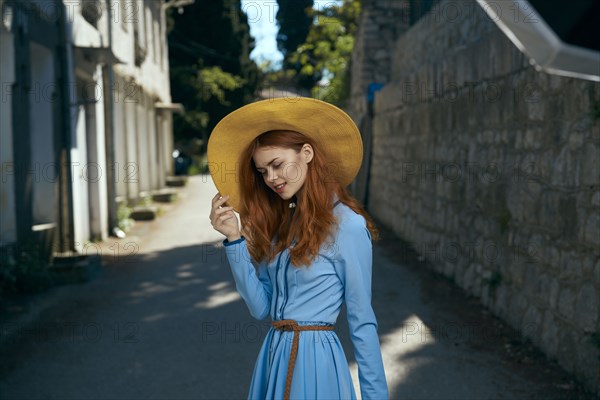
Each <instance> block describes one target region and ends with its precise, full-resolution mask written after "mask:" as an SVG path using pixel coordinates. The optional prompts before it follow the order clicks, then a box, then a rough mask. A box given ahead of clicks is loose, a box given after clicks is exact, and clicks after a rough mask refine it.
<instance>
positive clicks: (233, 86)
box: [168, 0, 259, 150]
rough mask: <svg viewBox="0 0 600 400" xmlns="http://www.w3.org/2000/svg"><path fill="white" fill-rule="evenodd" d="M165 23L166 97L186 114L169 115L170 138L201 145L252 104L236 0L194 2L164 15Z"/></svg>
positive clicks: (253, 70)
mask: <svg viewBox="0 0 600 400" xmlns="http://www.w3.org/2000/svg"><path fill="white" fill-rule="evenodd" d="M168 21H169V23H168V27H169V29H170V31H169V33H168V41H169V62H170V71H171V74H170V75H171V94H172V97H173V101H175V102H179V103H182V104H183V105H184V107H185V110H186V112H185V114H184V115H178V114H175V115H174V118H173V124H174V137H175V140H176V141H189V140H191V139H195V138H201V139H203V143H207V142H208V136H209V134H210V132H211V131H212V129H213V128H214V126H215V125H216V124H217V123H218V122H219V120H221V118H223V117H224V116H225V115H227V114H228V113H229V112H231V111H233V110H234V109H236V108H239V107H241V106H243V105H245V104H247V103H249V102H251V101H252V100H254V98H255V93H256V90H257V87H258V79H259V70H258V67H257V66H256V64H255V63H254V62H253V61H252V60H250V52H251V51H252V49H253V45H254V44H253V41H252V38H251V37H250V30H249V27H248V23H247V17H246V15H245V14H244V12H243V11H242V10H241V5H240V2H239V1H238V0H222V1H214V0H196V1H195V2H194V4H192V5H190V6H186V7H185V8H184V12H183V14H179V13H177V11H176V10H174V9H170V12H169V15H168ZM204 150H205V149H204Z"/></svg>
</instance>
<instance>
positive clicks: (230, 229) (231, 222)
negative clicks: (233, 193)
mask: <svg viewBox="0 0 600 400" xmlns="http://www.w3.org/2000/svg"><path fill="white" fill-rule="evenodd" d="M227 199H229V195H225V196H223V197H221V194H220V193H217V194H216V195H215V197H213V199H212V208H211V211H210V223H211V225H212V226H213V228H214V229H215V230H216V231H218V232H221V233H222V234H223V235H225V236H227V240H229V241H230V242H233V241H234V240H237V239H239V238H240V237H241V235H240V228H239V225H238V220H237V217H236V216H235V214H234V211H233V207H230V206H227V205H225V204H226V203H225V202H226V201H227Z"/></svg>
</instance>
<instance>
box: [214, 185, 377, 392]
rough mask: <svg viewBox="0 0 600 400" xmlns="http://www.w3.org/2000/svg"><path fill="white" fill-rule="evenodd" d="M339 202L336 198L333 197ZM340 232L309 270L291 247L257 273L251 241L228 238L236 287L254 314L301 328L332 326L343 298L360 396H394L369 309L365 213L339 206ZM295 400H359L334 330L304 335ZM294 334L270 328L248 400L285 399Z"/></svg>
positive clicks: (293, 387) (368, 245)
mask: <svg viewBox="0 0 600 400" xmlns="http://www.w3.org/2000/svg"><path fill="white" fill-rule="evenodd" d="M336 199H337V196H336ZM333 211H334V215H336V216H337V218H338V220H339V221H340V223H339V225H338V226H339V229H337V231H336V233H335V235H336V236H335V238H334V239H332V238H330V239H329V240H327V241H325V242H324V243H323V244H322V246H321V250H320V252H319V255H318V257H317V258H316V259H315V260H314V261H313V263H312V264H311V265H310V267H308V268H307V267H306V266H303V267H300V268H297V267H294V266H293V265H291V263H290V259H289V248H288V249H284V250H283V251H282V252H280V253H278V254H277V256H276V257H275V258H274V260H273V261H272V262H271V263H268V264H267V263H266V261H265V262H262V263H261V264H260V265H259V266H258V272H257V271H256V269H255V267H254V265H253V261H252V258H251V256H250V253H249V252H248V249H247V247H246V240H245V238H244V237H243V236H242V237H241V238H240V239H238V240H235V241H233V242H229V241H228V240H227V239H225V240H223V245H224V246H225V252H226V254H227V258H228V260H229V265H230V267H231V271H232V273H233V277H234V280H235V283H236V289H237V291H238V292H239V294H240V296H241V297H242V298H243V299H244V301H245V303H246V305H247V306H248V309H249V311H250V314H251V315H252V316H253V317H254V318H256V319H258V320H264V319H265V318H266V317H267V316H270V317H271V319H272V320H273V321H277V320H282V319H293V320H296V321H297V322H298V324H299V325H334V324H335V322H336V320H337V317H338V314H339V312H340V309H341V306H342V301H344V299H345V301H346V313H347V317H348V327H349V331H350V337H351V339H352V344H353V347H354V355H355V358H356V362H357V364H358V376H359V383H360V391H361V395H362V398H363V399H365V400H366V399H377V400H384V399H389V395H388V388H387V382H386V377H385V372H384V368H383V361H382V357H381V350H380V345H379V338H378V336H377V327H378V325H377V320H376V317H375V313H374V312H373V308H372V307H371V269H372V245H371V235H370V232H369V231H368V229H367V227H366V222H365V219H364V218H363V217H362V215H360V214H357V213H355V212H354V211H353V210H352V209H351V208H349V207H348V206H346V205H345V204H344V203H339V202H338V203H337V204H336V206H335V207H334V210H333ZM299 334H300V336H299V346H298V353H297V358H296V362H295V367H294V373H293V379H292V385H291V390H290V399H355V398H356V394H355V392H354V387H353V384H352V378H351V375H350V369H349V367H348V361H347V359H346V356H345V354H344V350H343V348H342V346H341V343H340V341H339V338H338V336H337V334H336V333H335V331H332V330H319V331H301V332H299ZM293 335H294V332H292V331H281V330H277V329H275V328H274V327H272V326H271V328H270V329H269V331H268V332H267V334H266V337H265V339H264V341H263V344H262V347H261V349H260V352H259V355H258V358H257V360H256V363H255V365H254V372H253V376H252V381H251V383H250V391H249V394H248V398H249V399H283V394H284V389H285V383H286V374H287V367H288V361H289V358H290V350H291V347H292V338H293Z"/></svg>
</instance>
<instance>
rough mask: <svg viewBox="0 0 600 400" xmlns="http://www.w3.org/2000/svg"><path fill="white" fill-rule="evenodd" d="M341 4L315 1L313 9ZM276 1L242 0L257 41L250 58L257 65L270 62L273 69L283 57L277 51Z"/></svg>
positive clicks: (324, 0)
mask: <svg viewBox="0 0 600 400" xmlns="http://www.w3.org/2000/svg"><path fill="white" fill-rule="evenodd" d="M332 3H334V4H339V3H341V0H315V2H314V6H313V8H315V9H321V8H323V7H326V6H327V5H330V4H332ZM278 9H279V7H278V6H277V1H276V0H242V11H244V12H245V13H246V15H247V16H248V25H250V35H252V36H253V37H254V39H255V42H256V45H255V48H254V51H252V53H251V54H250V58H251V59H253V60H254V61H255V62H256V63H257V64H259V65H260V64H261V63H263V62H265V61H270V62H271V63H272V67H274V68H278V67H280V66H281V61H282V60H283V55H282V54H281V53H280V52H279V50H277V39H276V37H277V29H278V28H277V22H276V20H275V15H276V14H277V10H278Z"/></svg>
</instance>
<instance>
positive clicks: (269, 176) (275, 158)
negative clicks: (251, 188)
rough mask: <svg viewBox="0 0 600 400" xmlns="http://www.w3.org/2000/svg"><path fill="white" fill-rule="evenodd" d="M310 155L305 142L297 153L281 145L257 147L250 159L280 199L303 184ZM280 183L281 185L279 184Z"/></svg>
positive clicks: (290, 195) (309, 146)
mask: <svg viewBox="0 0 600 400" xmlns="http://www.w3.org/2000/svg"><path fill="white" fill-rule="evenodd" d="M312 157H313V149H312V146H311V145H310V144H308V143H306V144H304V146H302V149H301V150H300V152H299V153H296V151H295V150H294V149H286V148H283V147H259V148H258V149H256V151H255V152H254V155H253V157H252V159H253V160H254V165H255V166H256V169H257V171H258V172H259V173H260V174H262V177H263V179H264V181H265V183H266V184H267V186H268V187H269V188H270V189H271V190H273V191H274V192H275V193H277V194H278V195H279V196H281V198H282V199H284V200H288V199H291V198H292V197H293V196H294V195H295V194H296V193H297V192H298V191H299V190H300V188H301V187H302V185H303V184H304V181H305V179H306V173H307V171H308V164H309V163H310V161H311V160H312ZM282 184H283V187H281V186H280V185H282Z"/></svg>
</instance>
